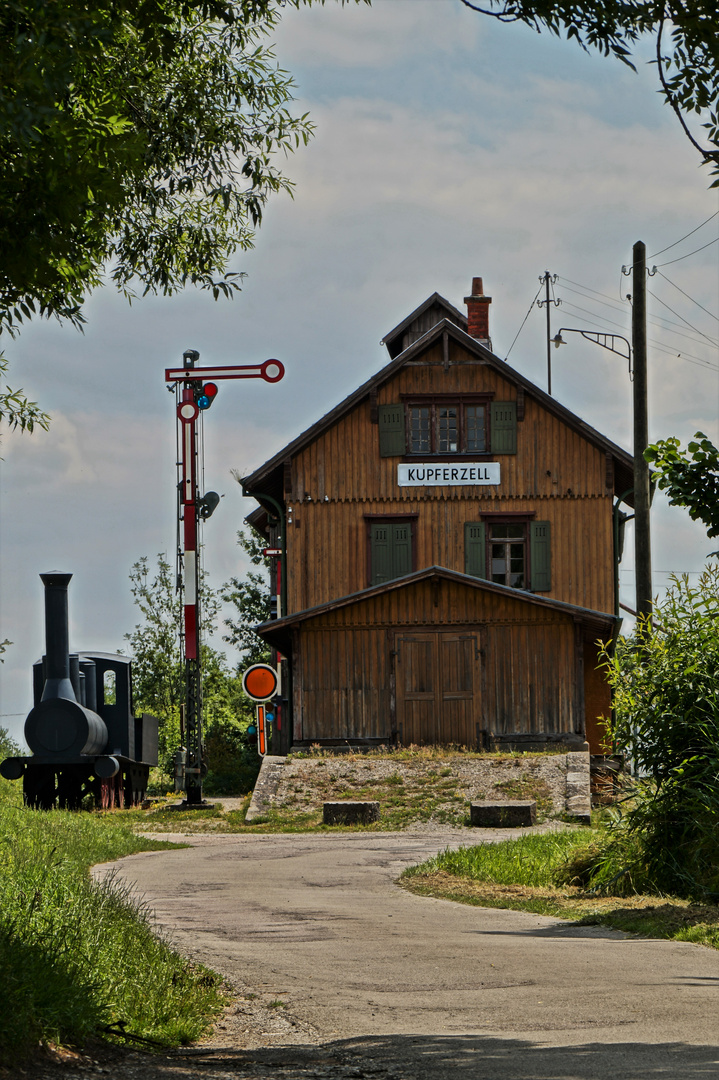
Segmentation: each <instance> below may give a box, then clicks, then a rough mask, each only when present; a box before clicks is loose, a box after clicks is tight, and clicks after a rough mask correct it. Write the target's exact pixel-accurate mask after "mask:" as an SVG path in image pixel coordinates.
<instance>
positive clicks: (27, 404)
mask: <svg viewBox="0 0 719 1080" xmlns="http://www.w3.org/2000/svg"><path fill="white" fill-rule="evenodd" d="M7 366H8V363H7V360H6V358H5V357H4V356H3V355H2V354H1V353H0V376H3V375H4V374H5V372H6V371H7ZM0 421H2V422H3V423H4V424H6V425H7V427H8V428H10V430H11V431H13V430H14V429H15V428H19V429H20V431H28V432H32V431H33V430H34V428H35V425H36V424H37V425H38V426H39V427H41V428H44V429H45V431H47V429H48V427H49V424H50V417H49V416H48V414H47V413H45V412H42V410H41V409H40V406H39V405H38V403H37V402H36V401H28V400H27V398H26V397H24V396H23V392H22V390H11V389H10V387H9V386H7V385H6V386H5V387H4V388H2V387H0Z"/></svg>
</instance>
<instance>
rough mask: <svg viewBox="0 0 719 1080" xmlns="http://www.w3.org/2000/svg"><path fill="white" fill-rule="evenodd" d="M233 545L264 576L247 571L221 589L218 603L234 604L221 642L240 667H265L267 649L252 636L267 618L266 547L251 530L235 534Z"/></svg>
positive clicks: (260, 639)
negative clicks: (233, 650) (234, 654)
mask: <svg viewBox="0 0 719 1080" xmlns="http://www.w3.org/2000/svg"><path fill="white" fill-rule="evenodd" d="M237 543H238V544H239V546H240V547H241V548H242V550H243V551H244V552H245V554H246V555H247V556H248V557H249V560H250V562H251V563H252V565H253V566H262V567H263V568H264V570H265V573H263V574H261V573H257V572H256V571H253V570H250V571H248V573H247V576H246V577H245V578H242V579H240V578H236V577H233V578H230V580H229V582H227V583H226V584H225V585H223V586H222V599H223V600H224V601H225V603H228V604H234V606H235V609H236V613H235V614H234V615H232V616H229V617H228V618H226V619H225V626H226V627H227V628H228V631H229V633H227V634H224V635H223V638H222V640H223V641H226V642H228V644H230V645H234V646H235V648H237V649H239V651H240V654H241V656H242V664H243V666H244V667H249V665H250V664H260V663H267V662H268V661H269V659H270V648H269V646H268V645H267V644H266V643H265V642H264V641H263V640H262V638H261V637H259V635H258V634H256V633H255V631H254V627H255V626H257V624H258V623H262V622H266V621H267V620H268V619H269V617H270V589H269V585H268V581H267V572H268V571H269V566H270V563H269V560H268V559H266V558H265V557H264V555H263V554H262V549H263V548H264V547H265V546H266V544H265V541H263V540H262V539H261V538H260V537H259V536H258V535H257V533H256V532H254V530H252V529H245V528H242V529H240V531H239V532H238V533H237Z"/></svg>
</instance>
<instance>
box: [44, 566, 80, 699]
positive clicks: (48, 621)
mask: <svg viewBox="0 0 719 1080" xmlns="http://www.w3.org/2000/svg"><path fill="white" fill-rule="evenodd" d="M71 577H72V574H62V573H60V571H58V570H53V571H52V572H51V573H49V574H40V578H41V580H42V583H43V585H44V586H45V687H44V689H43V692H42V700H43V701H45V700H46V699H47V698H67V699H68V700H69V701H77V698H76V697H75V691H74V690H73V686H72V682H71V681H70V632H69V629H68V618H67V586H68V583H69V581H70V578H71Z"/></svg>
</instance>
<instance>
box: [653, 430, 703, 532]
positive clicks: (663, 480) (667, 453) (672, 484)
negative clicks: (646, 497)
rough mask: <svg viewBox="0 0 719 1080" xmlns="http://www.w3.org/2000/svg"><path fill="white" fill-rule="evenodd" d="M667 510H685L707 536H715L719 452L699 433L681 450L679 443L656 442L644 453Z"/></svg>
mask: <svg viewBox="0 0 719 1080" xmlns="http://www.w3.org/2000/svg"><path fill="white" fill-rule="evenodd" d="M644 457H645V458H646V459H647V461H648V462H649V463H650V464H651V465H652V466H653V471H654V476H655V477H656V479H657V483H658V485H659V487H660V488H661V489H662V490H663V491H666V492H667V494H668V495H669V503H670V505H671V506H685V507H686V508H687V510H688V511H689V516H690V517H691V518H692V520H693V521H702V522H703V523H704V524H705V525H706V527H707V536H719V450H717V448H716V446H714V443H712V442H711V440H710V439H708V438H707V437H706V435H705V434H704V433H703V432H702V431H697V433H696V435H695V436H694V440H693V441H692V442H690V443H689V444H688V445H687V449H686V450H682V449H681V444H680V442H679V439H675V438H673V437H672V438H669V439H660V440H659V442H656V443H653V444H652V445H651V446H649V447H647V449H646V450H645V451H644Z"/></svg>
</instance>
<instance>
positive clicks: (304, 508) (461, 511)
mask: <svg viewBox="0 0 719 1080" xmlns="http://www.w3.org/2000/svg"><path fill="white" fill-rule="evenodd" d="M463 391H464V392H483V391H489V392H493V393H494V395H495V398H496V400H498V401H506V400H513V399H515V398H516V388H515V387H514V386H513V385H512V384H510V383H508V382H507V381H506V380H504V379H503V378H502V377H501V376H500V375H499V373H497V372H496V371H494V369H492V368H490V367H489V366H487V365H486V364H483V363H481V362H477V361H476V360H470V359H469V354H468V353H465V352H464V350H462V349H461V348H460V347H459V346H458V345H457V344H456V343H454V342H450V367H449V370H447V371H445V367H444V364H443V361H442V356H441V348H440V346H437V347H436V348H434V349H433V350H431V351H430V352H428V354H427V357H426V360H422V361H419V362H412V363H410V364H408V365H407V366H406V367H404V368H403V369H401V371H400V372H398V374H397V375H396V376H395V377H394V378H393V379H392V380H391V381H390V382H389V383H388V384H386V385H385V386H384V387H382V388H381V389H380V390H379V393H378V401H379V403H380V404H382V403H390V402H396V401H399V400H400V395H401V394H403V393H450V392H457V393H460V392H463ZM517 432H518V448H517V449H518V452H517V454H516V455H498V456H497V457H496V460H498V461H500V463H501V469H502V482H501V485H499V486H498V487H496V488H495V487H487V488H482V489H480V494H479V495H478V493H477V489H476V488H468V487H439V488H399V487H398V486H397V464H398V461H399V460H401V459H399V458H380V457H379V436H378V427H377V425H376V424H373V423H372V422H371V419H370V404H369V402H368V401H367V402H364V403H362V404H361V405H359V406H358V407H357V408H356V409H354V410H353V411H352V412H351V413H350V414H349V415H348V416H347V417H345V418H344V419H343V420H342V421H340V422H339V423H337V424H335V425H334V426H333V427H332V428H331V429H330V430H328V431H327V432H326V433H325V434H324V435H322V436H320V437H319V438H318V439H317V440H315V442H314V443H312V444H311V445H310V446H309V447H307V448H306V449H305V450H304V451H303V452H302V453H300V454H299V455H298V456H297V457H296V458H295V459H294V460H293V462H292V469H291V475H292V492H291V495H288V504H289V505H291V506H292V514H291V515H290V518H291V521H292V524H291V526H290V528H289V529H288V610H289V612H293V611H300V610H304V609H306V608H308V607H312V606H314V605H315V604H320V603H324V602H326V601H329V600H332V599H334V598H336V597H338V596H345V595H347V594H349V593H352V592H356V591H358V590H360V589H363V588H365V587H366V586H367V585H368V584H369V578H368V574H369V568H368V555H367V526H366V520H365V516H364V515H366V514H417V515H418V516H417V520H416V525H415V531H416V537H415V553H416V554H415V565H416V567H417V568H422V567H425V566H430V565H433V564H437V565H440V566H446V567H448V568H450V569H453V570H459V571H461V572H463V571H464V551H463V543H464V541H463V532H464V530H463V525H464V523H465V522H466V521H476V520H478V518H479V515H480V513H482V512H507V513H508V512H520V513H522V512H528V511H534V513H535V517H536V520H540V521H550V522H551V525H552V591H551V593H548V594H546V595H549V596H552V597H554V598H556V599H559V600H564V601H566V602H568V603H572V604H578V605H580V606H583V607H589V608H593V609H594V610H598V611H612V608H613V573H612V572H613V566H612V562H613V553H612V491H611V488H610V487H608V486H607V469H606V458H605V454H604V452H603V451H601V450H599V449H597V448H595V447H593V446H592V445H591V444H590V443H589V442H587V441H586V439H584V438H582V437H581V436H580V435H578V434H577V433H576V432H574V431H572V430H571V429H570V428H568V427H567V426H566V425H565V424H563V423H562V422H561V421H560V420H558V419H557V418H556V417H554V416H553V415H552V414H550V413H548V412H547V411H546V410H545V409H544V408H542V407H541V406H540V405H539V404H538V403H537V402H536V401H534V400H533V399H532V398H531V397H530V396H529V395H527V396H526V400H525V418H524V420H522V421H520V422H519V423H518V426H517ZM490 456H491V455H490Z"/></svg>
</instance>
